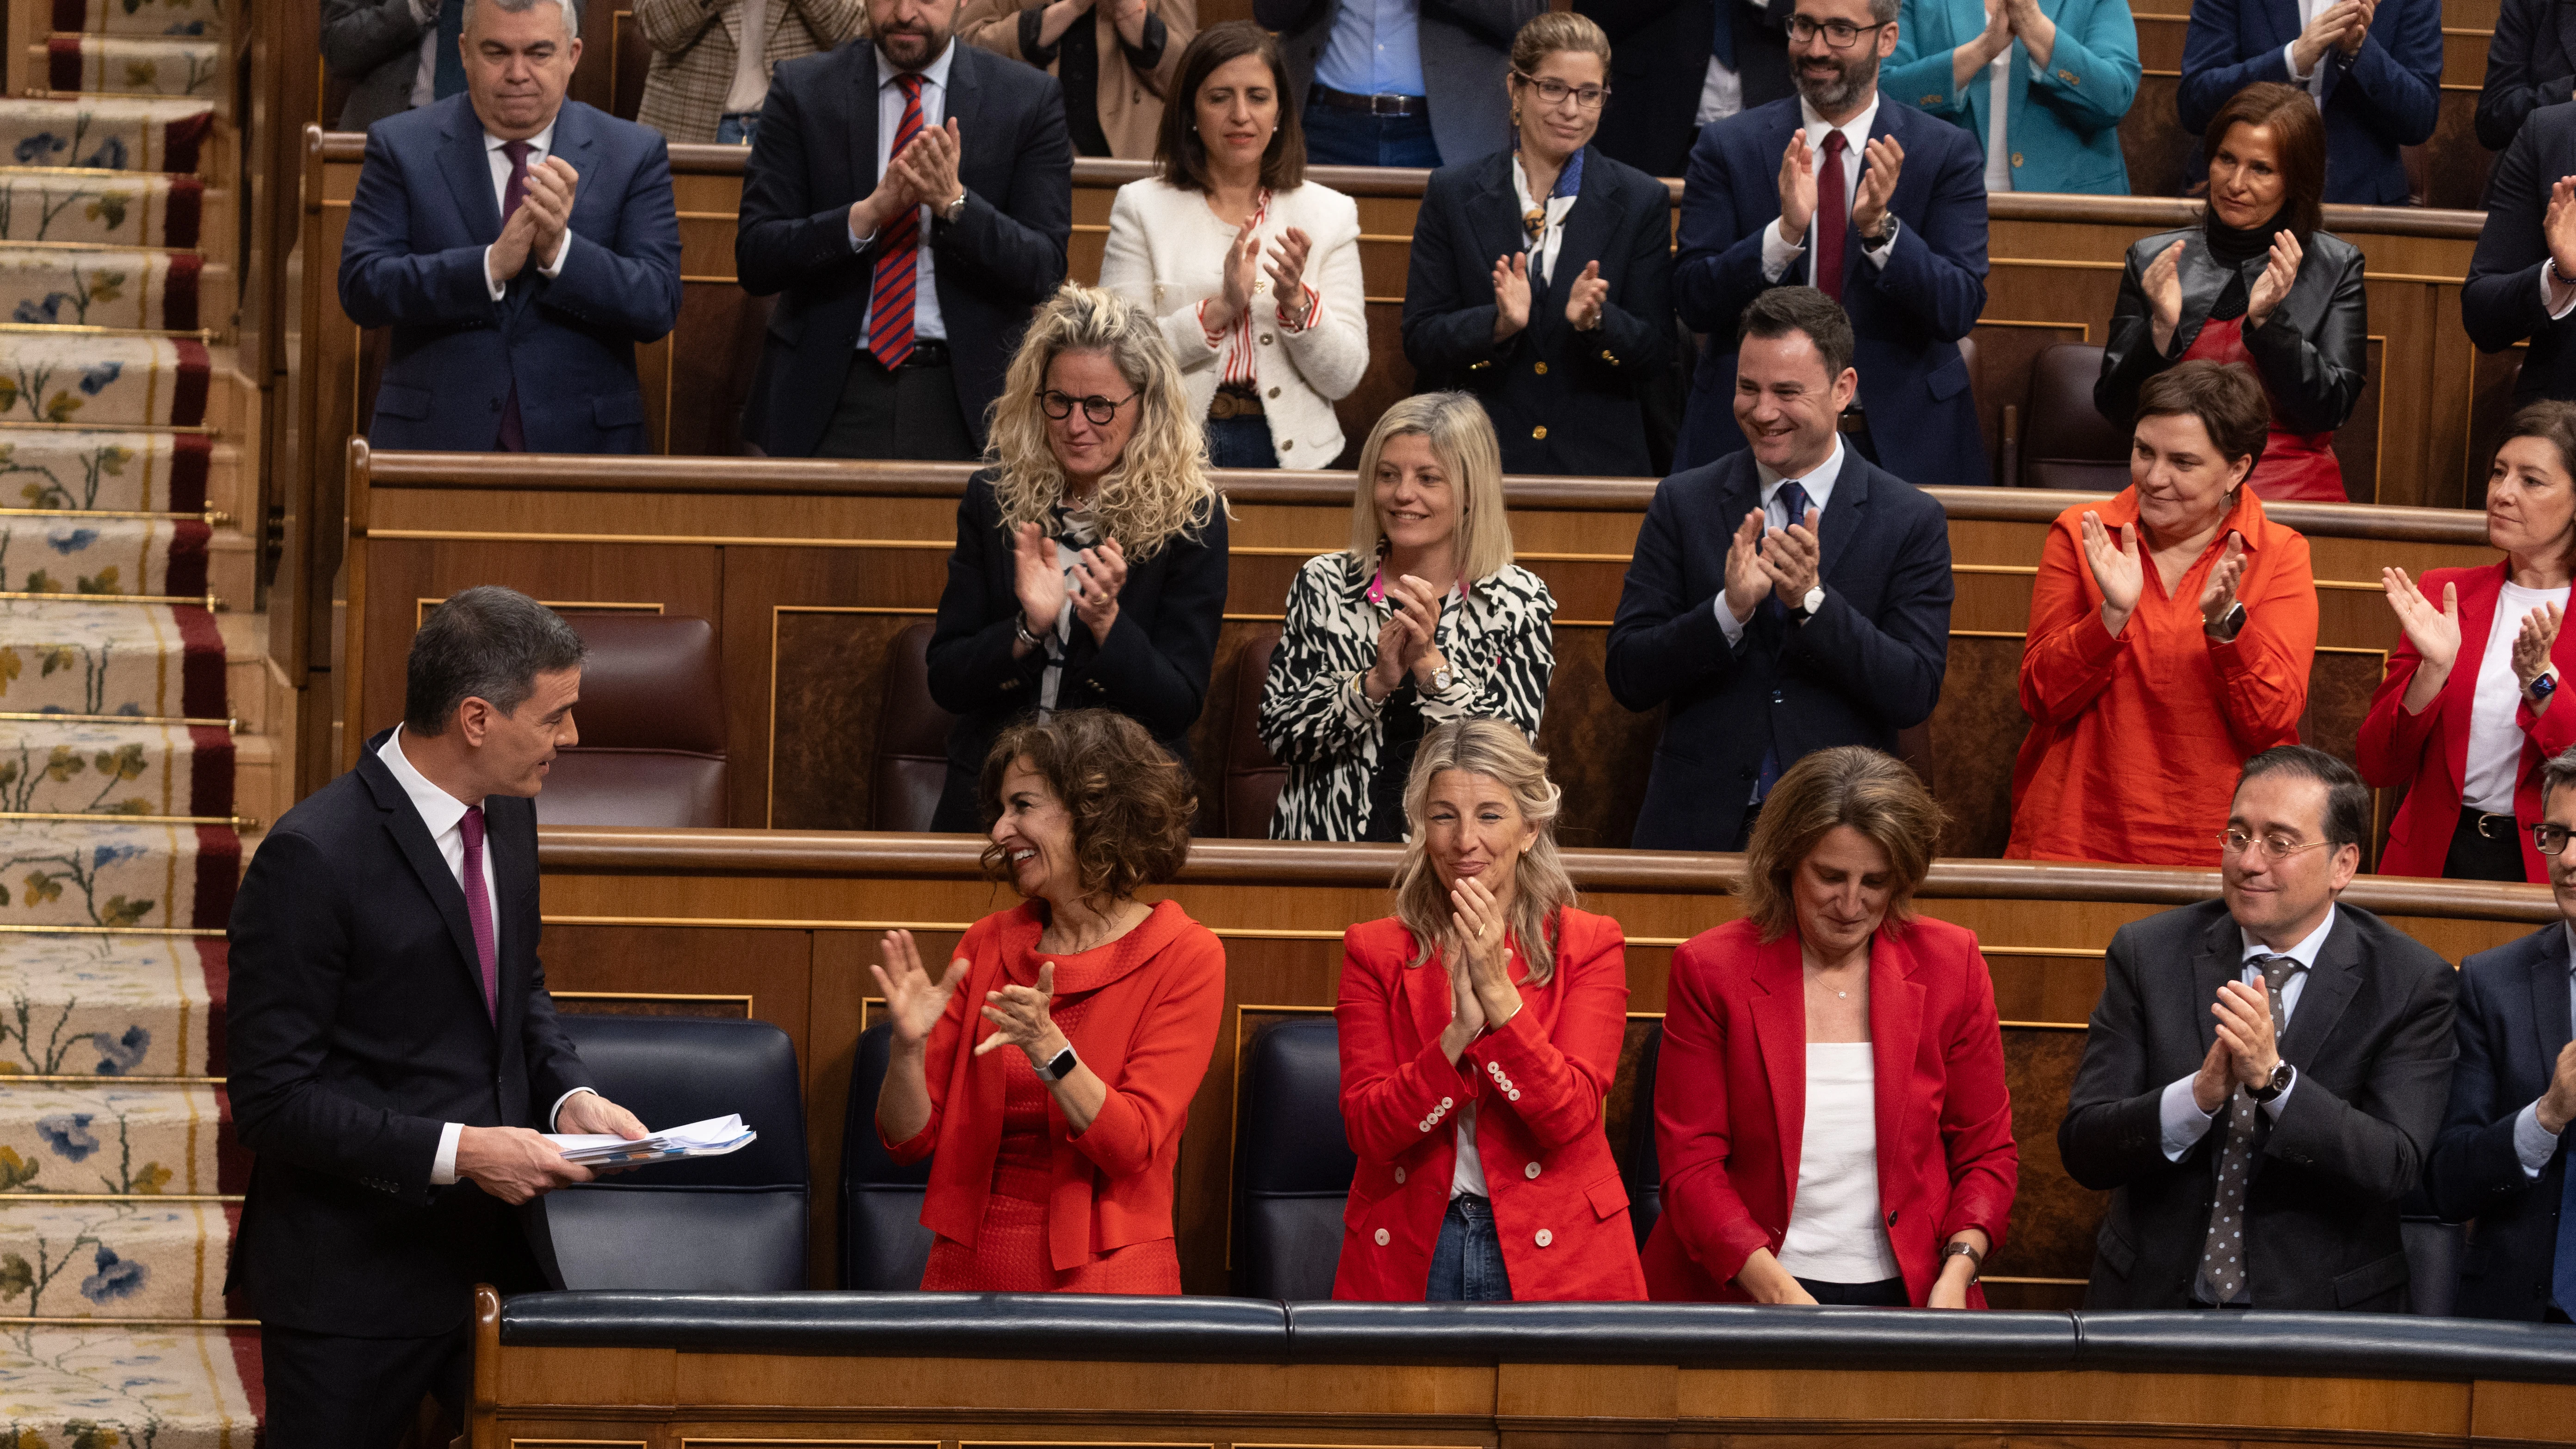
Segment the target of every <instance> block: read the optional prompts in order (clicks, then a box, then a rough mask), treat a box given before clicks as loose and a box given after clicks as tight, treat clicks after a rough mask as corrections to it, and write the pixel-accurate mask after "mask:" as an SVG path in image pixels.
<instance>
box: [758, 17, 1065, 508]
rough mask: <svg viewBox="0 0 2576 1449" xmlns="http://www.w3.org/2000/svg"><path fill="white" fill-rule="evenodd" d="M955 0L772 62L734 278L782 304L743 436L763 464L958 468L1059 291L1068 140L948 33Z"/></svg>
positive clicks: (995, 60) (1022, 70)
mask: <svg viewBox="0 0 2576 1449" xmlns="http://www.w3.org/2000/svg"><path fill="white" fill-rule="evenodd" d="M958 5H959V0H868V33H869V34H870V35H871V36H873V37H874V39H873V40H854V41H852V42H850V43H849V44H847V45H844V46H842V47H840V48H839V49H838V50H834V51H831V52H830V53H828V54H824V55H814V56H806V57H803V58H801V59H798V60H792V61H786V62H783V63H781V64H780V65H779V67H778V69H777V71H776V73H775V75H774V76H773V78H772V79H771V81H770V90H769V99H768V101H767V102H766V103H765V104H764V105H763V107H762V109H761V121H760V130H759V133H758V134H757V136H756V137H755V138H754V140H753V143H752V148H751V157H750V159H749V161H748V162H747V164H746V165H745V167H744V170H743V179H742V218H741V223H740V229H739V230H738V231H737V232H736V233H735V235H734V270H735V273H736V274H737V275H738V276H739V277H740V278H741V279H742V285H743V287H744V288H745V289H746V290H747V291H749V292H750V293H751V294H752V295H753V296H755V297H766V296H769V295H770V294H772V293H784V294H785V295H783V296H781V297H780V298H779V299H778V306H777V310H776V311H775V312H774V313H773V314H772V315H771V317H770V319H769V335H768V338H767V341H766V345H765V346H764V348H763V350H762V353H761V358H760V368H759V371H758V372H757V373H756V374H754V376H753V378H752V384H751V396H750V398H749V400H748V401H747V402H746V403H745V404H744V406H743V420H742V432H743V438H744V440H745V441H747V442H749V443H751V444H753V445H755V446H757V447H758V448H760V449H761V450H762V451H764V452H766V453H768V454H769V455H771V456H773V457H818V456H819V457H833V458H913V459H950V460H962V459H969V458H973V457H975V456H977V455H978V454H980V453H981V452H983V449H984V426H985V418H984V415H985V410H986V409H987V408H988V407H989V406H990V405H991V404H992V401H993V399H994V398H995V397H997V396H999V395H1000V394H1001V391H1002V373H1003V371H1004V369H1006V368H1007V367H1008V366H1009V365H1010V358H1011V351H1012V349H1013V348H1014V347H1015V346H1016V345H1017V344H1018V342H1019V337H1020V333H1021V332H1022V331H1024V330H1026V328H1027V327H1028V322H1029V313H1030V311H1031V310H1032V309H1034V308H1035V307H1036V306H1037V304H1038V303H1040V302H1043V301H1045V300H1046V299H1047V298H1048V297H1049V296H1052V295H1053V294H1054V292H1055V289H1056V287H1057V285H1058V284H1059V283H1061V282H1062V281H1063V280H1064V269H1065V246H1066V243H1067V242H1068V241H1070V240H1071V238H1072V235H1073V142H1072V140H1071V138H1070V136H1069V134H1068V133H1067V131H1066V130H1065V121H1064V92H1063V90H1062V88H1061V87H1059V86H1058V85H1057V83H1056V80H1055V78H1054V77H1053V76H1050V75H1048V74H1046V73H1045V72H1044V71H1041V70H1037V69H1035V68H1033V67H1030V66H1026V65H1022V64H1020V63H1018V62H1017V61H1011V60H1005V59H1003V58H1002V57H1000V56H998V55H995V54H993V53H992V52H990V51H986V50H979V49H976V48H975V47H973V46H965V45H959V44H957V43H956V42H955V40H954V39H953V38H952V37H953V34H954V32H955V29H956V23H957V10H958Z"/></svg>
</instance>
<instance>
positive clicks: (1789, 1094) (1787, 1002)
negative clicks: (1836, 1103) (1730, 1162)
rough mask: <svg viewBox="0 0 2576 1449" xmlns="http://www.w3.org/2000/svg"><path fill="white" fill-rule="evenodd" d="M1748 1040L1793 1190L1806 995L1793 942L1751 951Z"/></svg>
mask: <svg viewBox="0 0 2576 1449" xmlns="http://www.w3.org/2000/svg"><path fill="white" fill-rule="evenodd" d="M1752 1005H1753V1035H1754V1038H1755V1040H1756V1041H1757V1042H1758V1043H1759V1044H1760V1046H1761V1048H1762V1070H1763V1074H1764V1075H1765V1076H1767V1077H1769V1078H1770V1079H1771V1113H1772V1127H1773V1131H1774V1133H1775V1134H1776V1136H1777V1138H1778V1141H1779V1144H1780V1182H1781V1185H1782V1186H1783V1187H1785V1188H1787V1189H1788V1191H1789V1192H1790V1193H1791V1194H1792V1195H1793V1196H1794V1195H1795V1194H1796V1192H1797V1190H1798V1153H1799V1151H1800V1149H1801V1148H1803V1147H1804V1146H1805V1144H1806V1135H1807V992H1806V978H1805V976H1804V975H1803V974H1802V973H1801V972H1800V971H1799V969H1798V938H1797V937H1795V936H1782V937H1781V938H1780V939H1779V940H1777V941H1773V942H1772V943H1770V944H1769V945H1767V946H1762V947H1758V948H1756V950H1755V954H1754V960H1753V1002H1752Z"/></svg>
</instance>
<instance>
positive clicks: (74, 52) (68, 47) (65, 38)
mask: <svg viewBox="0 0 2576 1449" xmlns="http://www.w3.org/2000/svg"><path fill="white" fill-rule="evenodd" d="M45 84H46V85H48V86H51V87H52V88H54V89H55V90H58V91H76V90H79V89H80V88H81V53H80V37H79V36H77V35H57V36H55V37H54V38H53V39H52V40H50V41H47V42H46V43H45Z"/></svg>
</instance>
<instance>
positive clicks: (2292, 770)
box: [2228, 745, 2576, 847]
mask: <svg viewBox="0 0 2576 1449" xmlns="http://www.w3.org/2000/svg"><path fill="white" fill-rule="evenodd" d="M2571 768H2576V767H2571ZM2263 775H2296V776H2298V777H2300V778H2301V779H2307V780H2314V781H2316V782H2317V783H2318V784H2320V785H2323V786H2325V787H2326V812H2325V813H2326V818H2325V832H2326V843H2327V844H2329V845H2333V846H2337V847H2341V846H2346V845H2351V846H2359V845H2361V844H2362V842H2363V841H2365V840H2367V839H2368V838H2369V836H2370V787H2369V786H2368V785H2365V784H2363V783H2362V782H2361V776H2360V775H2359V774H2358V773H2357V772H2355V771H2354V769H2353V768H2352V766H2350V765H2347V764H2345V763H2344V762H2343V761H2341V760H2338V759H2336V758H2335V757H2334V756H2332V755H2329V754H2327V753H2326V752H2325V751H2323V750H2320V749H2318V748H2316V747H2315V746H2314V745H2274V746H2273V747H2272V748H2270V749H2268V750H2265V751H2264V752H2263V753H2261V754H2259V755H2256V756H2255V757H2254V758H2252V759H2250V760H2247V761H2246V762H2245V770H2244V772H2243V773H2242V774H2239V775H2238V776H2237V777H2236V793H2237V794H2241V793H2243V792H2244V789H2245V782H2246V781H2248V780H2252V779H2255V778H2257V777H2259V776H2263ZM2228 798H2229V799H2230V800H2231V801H2233V799H2234V798H2235V795H2233V794H2231V795H2230V796H2229V797H2228Z"/></svg>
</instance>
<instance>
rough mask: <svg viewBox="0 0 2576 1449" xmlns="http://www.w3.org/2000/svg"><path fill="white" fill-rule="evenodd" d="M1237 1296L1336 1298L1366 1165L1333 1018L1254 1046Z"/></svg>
mask: <svg viewBox="0 0 2576 1449" xmlns="http://www.w3.org/2000/svg"><path fill="white" fill-rule="evenodd" d="M1236 1088H1237V1095H1238V1098H1239V1100H1240V1101H1241V1103H1242V1105H1241V1106H1240V1107H1239V1108H1238V1109H1237V1114H1238V1115H1237V1116H1236V1118H1235V1124H1234V1291H1235V1292H1237V1293H1239V1294H1241V1295H1243V1296H1244V1297H1246V1298H1280V1299H1287V1300H1290V1301H1292V1302H1293V1301H1296V1300H1299V1299H1319V1298H1330V1297H1332V1296H1333V1271H1334V1269H1335V1268H1337V1267H1338V1266H1339V1265H1340V1263H1341V1258H1342V1208H1343V1206H1344V1204H1346V1203H1347V1202H1349V1200H1350V1195H1351V1179H1352V1178H1353V1177H1354V1176H1356V1175H1357V1174H1358V1172H1359V1158H1358V1157H1357V1156H1356V1155H1354V1154H1353V1153H1352V1151H1351V1145H1350V1141H1349V1139H1348V1138H1346V1137H1345V1136H1344V1135H1343V1133H1342V1056H1341V1033H1340V1031H1339V1029H1338V1028H1337V1027H1336V1026H1335V1025H1334V1023H1333V1019H1332V1018H1331V1017H1329V1016H1324V1017H1309V1018H1305V1019H1302V1020H1296V1021H1283V1022H1280V1023H1278V1024H1277V1025H1275V1026H1272V1027H1270V1028H1268V1029H1267V1030H1265V1031H1263V1032H1262V1033H1261V1035H1260V1036H1259V1037H1257V1038H1255V1039H1254V1041H1253V1043H1252V1049H1251V1050H1250V1051H1247V1052H1245V1053H1244V1055H1243V1066H1242V1076H1241V1078H1240V1080H1239V1081H1238V1082H1237V1083H1236Z"/></svg>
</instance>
